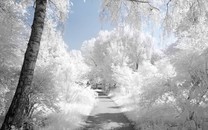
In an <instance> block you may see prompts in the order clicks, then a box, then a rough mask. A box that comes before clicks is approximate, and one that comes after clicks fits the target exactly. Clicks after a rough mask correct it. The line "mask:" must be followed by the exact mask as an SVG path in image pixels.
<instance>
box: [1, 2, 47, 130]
mask: <svg viewBox="0 0 208 130" xmlns="http://www.w3.org/2000/svg"><path fill="white" fill-rule="evenodd" d="M46 5H47V0H37V1H36V9H35V15H34V21H33V25H32V31H31V36H30V40H29V43H28V47H27V50H26V53H25V59H24V63H23V66H22V70H21V74H20V78H19V83H18V86H17V89H16V92H15V95H14V97H13V100H12V103H11V105H10V107H9V110H8V112H7V114H6V117H5V119H4V123H3V125H2V128H1V129H2V130H8V129H13V127H14V128H18V129H19V128H22V127H24V123H25V122H26V121H25V120H27V116H28V114H29V99H28V95H29V93H30V89H31V85H32V80H33V73H34V69H35V64H36V60H37V56H38V52H39V46H40V41H41V36H42V32H43V27H44V20H45V15H46Z"/></svg>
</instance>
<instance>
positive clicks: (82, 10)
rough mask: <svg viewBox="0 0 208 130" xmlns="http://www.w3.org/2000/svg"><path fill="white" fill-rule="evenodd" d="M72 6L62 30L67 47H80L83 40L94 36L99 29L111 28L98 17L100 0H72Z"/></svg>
mask: <svg viewBox="0 0 208 130" xmlns="http://www.w3.org/2000/svg"><path fill="white" fill-rule="evenodd" d="M72 3H73V6H72V8H71V13H70V14H69V19H68V20H67V22H66V25H65V30H64V40H65V42H66V43H67V44H68V46H69V49H70V50H71V49H80V47H81V45H82V43H83V41H85V40H89V39H91V38H93V37H96V36H97V34H98V32H99V31H100V30H112V28H113V27H112V26H111V24H110V23H101V22H100V19H99V11H100V4H101V3H100V0H86V2H84V0H72Z"/></svg>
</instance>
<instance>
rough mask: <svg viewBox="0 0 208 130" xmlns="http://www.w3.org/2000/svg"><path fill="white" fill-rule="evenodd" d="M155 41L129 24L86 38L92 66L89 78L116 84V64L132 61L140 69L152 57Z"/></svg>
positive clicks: (85, 50)
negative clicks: (114, 79)
mask: <svg viewBox="0 0 208 130" xmlns="http://www.w3.org/2000/svg"><path fill="white" fill-rule="evenodd" d="M151 43H152V39H151V37H150V36H148V35H145V34H142V33H141V34H140V33H139V32H136V31H135V30H131V29H130V28H129V27H128V26H126V27H120V28H117V29H115V30H113V31H111V32H108V31H101V32H100V33H99V36H98V37H96V38H93V39H91V40H89V41H86V42H84V45H83V46H82V53H83V56H84V58H85V61H86V63H87V64H88V66H89V67H90V69H91V71H90V72H89V74H88V78H89V79H90V81H91V82H92V83H97V84H100V83H102V84H106V85H105V86H106V87H108V86H109V84H110V86H113V85H114V84H115V82H114V81H113V80H112V75H113V71H112V66H122V65H123V64H128V66H129V67H130V68H131V69H133V70H135V71H136V70H137V69H138V66H139V64H141V63H142V61H143V60H144V59H146V60H151V51H152V44H151ZM107 89H108V88H107Z"/></svg>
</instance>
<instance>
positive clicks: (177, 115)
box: [112, 43, 208, 130]
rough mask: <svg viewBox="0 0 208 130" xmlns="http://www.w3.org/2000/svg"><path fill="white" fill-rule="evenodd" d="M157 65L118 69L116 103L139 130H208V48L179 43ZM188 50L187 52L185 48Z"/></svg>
mask: <svg viewBox="0 0 208 130" xmlns="http://www.w3.org/2000/svg"><path fill="white" fill-rule="evenodd" d="M171 47H175V48H176V49H174V48H169V49H168V50H169V51H170V50H176V51H175V52H172V54H169V53H167V54H168V55H166V56H165V55H164V54H163V57H162V58H161V59H159V60H157V61H156V62H155V63H154V64H151V63H150V62H149V61H145V62H143V63H142V64H141V65H140V66H139V67H138V71H136V72H134V71H133V70H132V69H131V68H130V67H129V66H127V65H124V66H119V67H115V68H114V74H113V78H114V79H115V81H116V83H117V85H118V87H117V88H116V89H115V90H114V91H113V92H112V96H114V100H115V101H116V102H117V103H118V104H120V105H122V106H123V108H122V109H123V111H124V112H126V114H127V116H128V117H129V118H130V119H132V120H133V121H135V123H136V126H137V128H138V129H150V130H153V129H156V130H166V129H193V130H195V129H204V130H205V129H207V128H208V127H207V126H208V122H207V118H208V116H207V114H208V113H207V105H208V104H207V99H208V98H207V94H208V93H207V91H208V89H207V85H208V84H207V83H208V72H207V67H208V66H207V46H206V44H200V47H201V48H205V49H204V50H202V51H197V49H195V50H194V51H193V48H194V47H195V48H197V47H198V46H194V45H193V44H186V46H183V47H182V48H181V43H177V44H176V45H174V46H171ZM185 48H186V49H185Z"/></svg>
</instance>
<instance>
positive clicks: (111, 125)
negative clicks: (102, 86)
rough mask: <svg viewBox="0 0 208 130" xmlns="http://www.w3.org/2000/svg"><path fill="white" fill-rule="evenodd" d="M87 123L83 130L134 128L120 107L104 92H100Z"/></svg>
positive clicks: (123, 129) (128, 129) (125, 129)
mask: <svg viewBox="0 0 208 130" xmlns="http://www.w3.org/2000/svg"><path fill="white" fill-rule="evenodd" d="M86 124H87V125H86V127H85V128H84V129H83V130H134V128H133V125H132V124H131V123H130V121H129V120H128V119H127V118H126V117H125V116H124V114H123V113H122V112H121V111H120V109H119V107H118V106H117V105H116V104H115V103H114V102H113V101H112V99H110V97H108V96H106V95H105V94H103V93H102V92H100V93H99V97H98V103H97V105H96V106H95V108H94V109H93V111H92V113H91V114H90V116H89V117H88V119H87V121H86Z"/></svg>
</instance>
